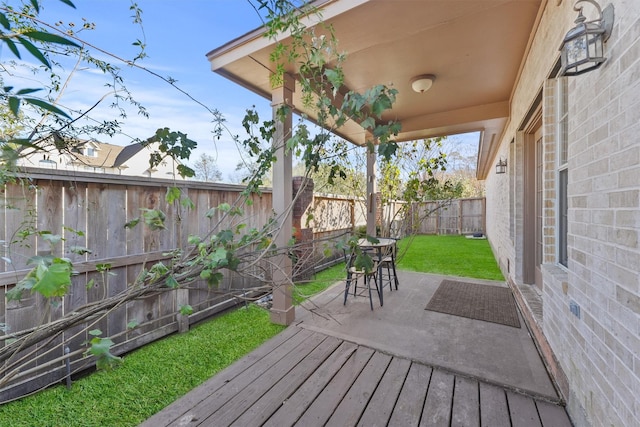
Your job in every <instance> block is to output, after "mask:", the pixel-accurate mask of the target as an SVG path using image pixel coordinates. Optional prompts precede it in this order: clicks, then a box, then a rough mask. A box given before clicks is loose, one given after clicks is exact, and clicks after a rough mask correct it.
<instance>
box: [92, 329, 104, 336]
mask: <svg viewBox="0 0 640 427" xmlns="http://www.w3.org/2000/svg"><path fill="white" fill-rule="evenodd" d="M89 335H91V336H94V337H99V336H100V335H102V331H101V330H100V329H92V330H90V331H89Z"/></svg>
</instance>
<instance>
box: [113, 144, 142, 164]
mask: <svg viewBox="0 0 640 427" xmlns="http://www.w3.org/2000/svg"><path fill="white" fill-rule="evenodd" d="M120 148H122V150H120V152H119V153H118V155H117V157H116V158H115V160H114V162H113V166H114V167H121V166H123V165H124V163H125V162H126V161H127V160H129V159H131V158H132V157H133V156H135V155H136V154H138V153H139V152H140V151H141V150H142V149H143V148H144V147H143V146H142V144H140V143H136V144H131V145H127V146H126V147H120ZM125 167H126V166H125Z"/></svg>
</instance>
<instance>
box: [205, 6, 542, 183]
mask: <svg viewBox="0 0 640 427" xmlns="http://www.w3.org/2000/svg"><path fill="white" fill-rule="evenodd" d="M542 3H546V0H322V1H316V4H317V5H319V6H320V7H321V8H322V18H323V19H324V21H325V22H327V23H329V24H331V25H332V26H333V28H334V29H335V34H336V36H337V38H338V40H339V48H340V49H341V50H342V51H345V52H347V60H346V62H345V63H344V65H343V69H344V74H345V81H344V83H345V86H346V87H345V89H346V90H355V91H364V90H366V89H367V88H370V87H372V86H374V85H376V84H380V83H382V84H387V85H392V86H393V87H394V88H396V89H397V90H398V96H397V100H396V103H395V104H394V106H393V108H392V109H391V110H390V111H388V112H387V113H386V114H385V115H384V116H383V118H382V119H383V121H385V122H386V121H388V120H398V121H400V122H401V123H402V132H401V133H400V135H399V136H398V141H409V140H415V139H421V138H428V137H435V136H444V135H455V134H460V133H466V132H474V131H479V132H481V133H480V141H479V146H478V177H479V178H481V179H482V178H485V177H486V176H487V174H488V172H489V170H490V168H491V167H492V166H493V164H492V163H493V157H494V155H495V150H496V149H497V144H498V141H499V140H500V136H501V134H502V132H503V130H504V127H505V124H506V122H507V118H508V115H509V101H510V97H511V94H512V91H513V88H514V86H515V83H516V81H517V78H518V75H519V70H520V67H521V64H522V62H523V58H524V57H525V55H526V53H527V49H528V46H529V42H530V38H531V35H532V33H533V32H534V31H535V27H536V25H537V22H538V19H539V16H538V15H539V13H540V11H541V10H542V7H541V4H542ZM312 24H313V23H312V22H310V25H312ZM261 34H262V29H257V30H254V31H252V32H250V33H248V34H246V35H244V36H242V37H239V38H237V39H235V40H233V41H231V42H229V43H227V44H226V45H224V46H221V47H219V48H217V49H214V50H213V51H211V52H209V53H208V54H207V58H208V59H209V61H210V63H211V68H212V70H213V71H214V72H216V73H218V74H220V75H222V76H224V77H226V78H228V79H231V80H232V81H235V82H237V83H238V84H240V85H242V86H244V87H246V88H248V89H250V90H252V91H254V92H256V93H257V94H260V95H262V96H264V97H265V98H266V99H269V100H271V92H272V91H271V87H270V84H269V75H270V73H271V72H272V70H273V68H274V67H273V64H272V63H270V61H269V53H270V52H271V50H272V47H273V42H272V41H271V40H267V39H265V38H263V37H262V36H261ZM287 71H288V72H289V73H290V74H291V75H292V76H296V74H297V70H295V69H294V67H293V65H291V66H290V68H289V69H288V70H287ZM420 74H434V75H435V76H436V80H435V82H434V84H433V86H432V87H431V89H430V90H428V91H427V92H425V93H416V92H414V91H413V90H412V89H411V84H410V81H411V78H412V77H414V76H417V75H420ZM299 95H300V93H299V91H298V92H296V95H294V100H293V101H294V108H295V109H296V110H297V111H298V112H304V113H305V114H307V115H308V116H309V117H311V118H312V119H313V117H314V114H313V112H312V111H304V110H303V109H302V104H301V103H300V102H299V99H297V98H296V96H299ZM336 133H337V134H338V135H339V136H341V137H343V138H345V139H346V140H348V141H351V142H352V143H354V144H358V145H362V144H363V143H364V141H365V133H364V131H363V129H362V128H361V127H360V126H359V125H357V124H355V123H351V124H349V125H347V126H345V127H343V128H341V129H340V130H339V131H337V132H336Z"/></svg>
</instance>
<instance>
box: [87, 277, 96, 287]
mask: <svg viewBox="0 0 640 427" xmlns="http://www.w3.org/2000/svg"><path fill="white" fill-rule="evenodd" d="M95 283H96V281H95V279H91V280H89V281H88V282H87V289H91V288H93V285H95Z"/></svg>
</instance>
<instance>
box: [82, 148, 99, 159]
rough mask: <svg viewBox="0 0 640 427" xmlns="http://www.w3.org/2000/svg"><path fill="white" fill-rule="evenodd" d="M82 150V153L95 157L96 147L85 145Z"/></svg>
mask: <svg viewBox="0 0 640 427" xmlns="http://www.w3.org/2000/svg"><path fill="white" fill-rule="evenodd" d="M84 151H85V153H84V155H85V156H87V157H97V154H96V149H95V148H93V147H87V148H85V150H84Z"/></svg>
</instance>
